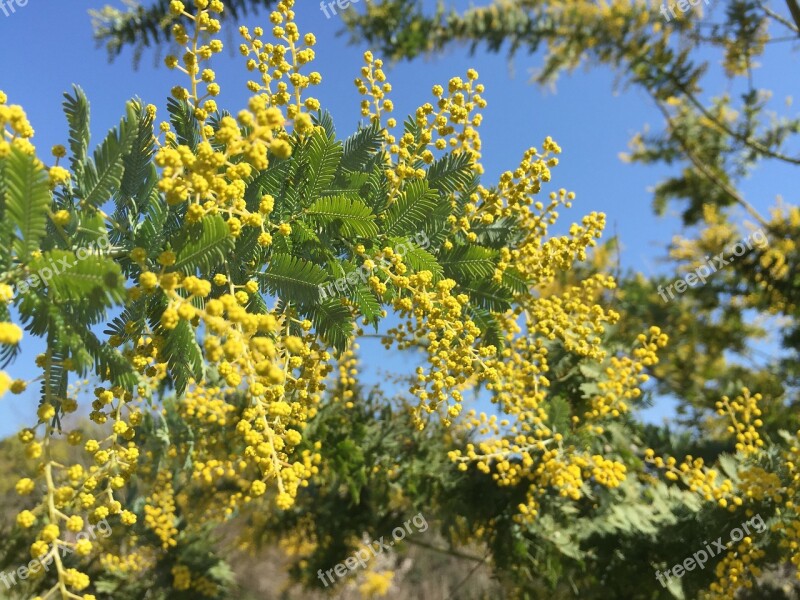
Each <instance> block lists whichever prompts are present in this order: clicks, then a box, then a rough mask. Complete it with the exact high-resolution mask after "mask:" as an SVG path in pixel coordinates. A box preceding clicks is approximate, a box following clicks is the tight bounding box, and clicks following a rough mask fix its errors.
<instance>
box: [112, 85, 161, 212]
mask: <svg viewBox="0 0 800 600" xmlns="http://www.w3.org/2000/svg"><path fill="white" fill-rule="evenodd" d="M133 108H134V110H135V112H134V115H135V117H136V119H135V122H133V123H131V126H132V128H134V138H133V143H132V144H131V151H130V152H129V153H128V154H127V155H126V156H125V158H124V161H123V167H124V174H123V176H122V182H121V183H120V188H119V194H118V197H119V199H120V200H123V201H131V200H134V199H135V198H136V197H137V196H138V194H139V192H140V190H141V189H142V187H143V186H144V185H145V184H146V182H147V176H148V173H149V171H150V167H151V165H152V158H153V154H154V153H155V138H154V137H153V117H152V116H151V113H149V112H148V111H147V110H146V109H145V108H144V107H143V106H142V104H141V102H139V101H136V102H134V103H133ZM118 208H119V207H118Z"/></svg>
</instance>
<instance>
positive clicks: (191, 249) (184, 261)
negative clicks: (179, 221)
mask: <svg viewBox="0 0 800 600" xmlns="http://www.w3.org/2000/svg"><path fill="white" fill-rule="evenodd" d="M193 229H196V233H195V232H194V231H193V232H192V233H193V235H190V236H188V239H187V240H186V241H185V243H183V244H182V245H181V247H180V248H179V249H178V253H177V254H178V257H177V261H176V262H175V265H174V267H173V269H174V270H176V271H180V272H182V273H185V274H187V275H190V274H193V273H196V272H197V271H200V272H201V273H210V272H211V271H212V270H213V269H214V268H215V267H217V266H218V265H220V264H222V263H223V262H224V261H225V258H226V256H227V255H228V253H229V252H230V251H231V250H233V247H234V240H233V237H232V236H231V234H230V231H229V230H228V226H227V225H226V224H225V219H223V218H222V217H221V216H220V215H208V216H206V217H205V218H204V219H203V220H202V221H201V222H200V224H199V227H198V228H193Z"/></svg>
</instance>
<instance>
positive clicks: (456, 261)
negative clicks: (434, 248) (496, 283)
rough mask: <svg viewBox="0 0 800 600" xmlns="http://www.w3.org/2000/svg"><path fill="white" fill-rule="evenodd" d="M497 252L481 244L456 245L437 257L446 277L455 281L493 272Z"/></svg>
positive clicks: (480, 276) (485, 276)
mask: <svg viewBox="0 0 800 600" xmlns="http://www.w3.org/2000/svg"><path fill="white" fill-rule="evenodd" d="M496 257H497V252H496V251H495V250H492V249H491V248H484V247H482V246H475V245H472V246H458V247H456V248H453V249H452V250H450V251H447V252H444V253H443V254H442V256H441V257H440V259H439V262H441V264H442V266H443V267H444V270H445V273H446V274H447V276H448V277H452V278H453V279H455V280H456V281H462V280H479V279H485V278H487V277H491V276H492V275H493V274H494V268H495V259H496Z"/></svg>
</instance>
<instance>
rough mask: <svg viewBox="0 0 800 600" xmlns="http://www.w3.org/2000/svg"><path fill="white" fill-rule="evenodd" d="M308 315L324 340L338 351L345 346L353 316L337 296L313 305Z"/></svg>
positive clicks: (349, 334) (351, 333)
mask: <svg viewBox="0 0 800 600" xmlns="http://www.w3.org/2000/svg"><path fill="white" fill-rule="evenodd" d="M308 316H309V317H310V319H311V322H312V323H313V324H314V327H315V328H316V330H317V332H318V333H319V334H320V337H321V338H322V339H323V340H324V341H325V342H327V343H328V344H330V345H331V346H332V347H333V348H335V349H336V350H337V351H339V352H341V351H342V350H344V349H345V348H346V347H347V342H348V340H349V339H350V338H351V337H352V335H353V329H354V327H353V316H352V314H351V313H350V309H349V308H347V307H346V306H344V305H343V304H342V303H341V302H340V301H339V299H338V298H328V299H327V300H325V301H324V302H321V303H319V304H316V305H314V306H313V307H312V308H311V309H310V310H309V311H308Z"/></svg>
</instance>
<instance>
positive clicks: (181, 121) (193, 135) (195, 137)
mask: <svg viewBox="0 0 800 600" xmlns="http://www.w3.org/2000/svg"><path fill="white" fill-rule="evenodd" d="M167 112H168V113H169V115H170V122H171V123H172V126H173V127H174V128H175V137H176V138H177V140H178V143H179V144H182V145H184V146H189V148H191V149H192V150H195V149H196V148H197V144H199V143H200V140H201V139H202V137H201V136H200V126H199V124H198V122H197V118H196V117H195V116H194V109H193V108H192V107H191V105H190V104H189V103H188V102H186V101H185V100H176V99H175V98H169V99H168V100H167Z"/></svg>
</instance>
